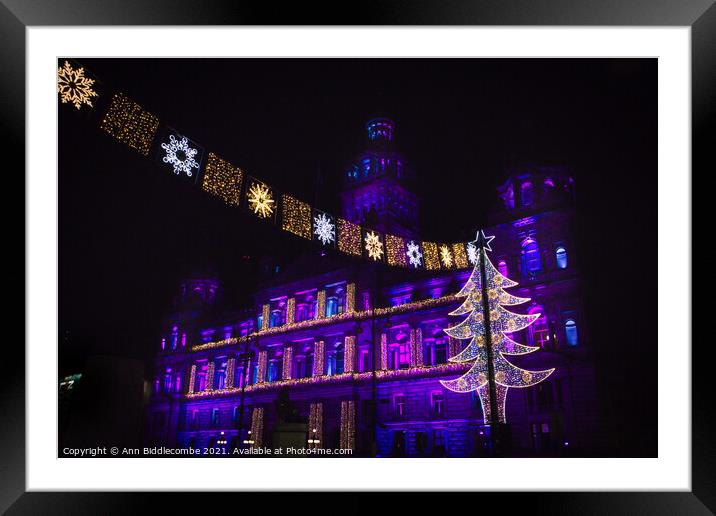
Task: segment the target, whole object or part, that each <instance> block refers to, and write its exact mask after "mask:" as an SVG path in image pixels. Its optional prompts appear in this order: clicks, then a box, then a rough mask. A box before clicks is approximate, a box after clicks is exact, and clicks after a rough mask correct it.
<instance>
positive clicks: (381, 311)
mask: <svg viewBox="0 0 716 516" xmlns="http://www.w3.org/2000/svg"><path fill="white" fill-rule="evenodd" d="M318 297H319V302H320V291H319V296H318ZM458 300H459V298H458V296H457V295H448V296H441V297H436V298H432V299H425V300H422V301H413V302H411V303H405V304H402V305H398V306H389V307H384V308H373V309H369V310H360V311H346V312H343V313H341V314H335V315H332V316H330V317H325V316H324V317H321V318H319V317H318V316H316V317H317V318H316V319H309V320H306V321H300V322H294V323H290V324H289V323H287V324H283V325H281V326H274V327H272V328H268V327H267V328H266V329H261V330H260V331H258V332H254V333H251V334H249V335H243V336H241V337H231V338H229V339H222V340H218V341H214V342H206V343H203V344H197V345H194V346H192V348H191V350H192V351H204V350H209V349H216V348H222V347H225V346H234V345H237V344H242V343H245V342H246V341H247V340H249V339H253V338H255V337H262V336H269V335H278V334H283V333H287V332H291V331H295V330H302V329H306V328H314V327H317V326H323V325H328V324H332V323H334V322H337V321H344V320H345V321H348V320H355V321H361V320H365V319H370V318H371V317H382V316H387V315H397V314H401V313H407V312H411V311H414V310H421V309H425V308H437V307H440V306H443V305H446V304H450V303H454V302H456V301H458ZM268 313H269V305H264V307H263V310H262V314H263V317H264V320H268ZM264 326H268V324H266V325H263V324H262V328H264Z"/></svg>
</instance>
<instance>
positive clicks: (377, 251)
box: [365, 231, 383, 260]
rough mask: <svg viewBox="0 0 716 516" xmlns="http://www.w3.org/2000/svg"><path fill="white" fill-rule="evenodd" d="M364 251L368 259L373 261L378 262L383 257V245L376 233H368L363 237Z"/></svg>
mask: <svg viewBox="0 0 716 516" xmlns="http://www.w3.org/2000/svg"><path fill="white" fill-rule="evenodd" d="M365 250H366V251H367V252H368V257H369V258H372V259H373V260H380V259H381V258H382V257H383V243H382V242H381V241H380V237H379V236H378V234H377V233H374V232H373V231H369V232H368V233H366V235H365Z"/></svg>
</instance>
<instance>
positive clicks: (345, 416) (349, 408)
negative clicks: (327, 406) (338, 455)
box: [341, 400, 356, 450]
mask: <svg viewBox="0 0 716 516" xmlns="http://www.w3.org/2000/svg"><path fill="white" fill-rule="evenodd" d="M355 424H356V405H355V402H354V401H353V400H343V401H341V448H343V449H345V450H353V449H355Z"/></svg>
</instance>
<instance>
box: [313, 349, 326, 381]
mask: <svg viewBox="0 0 716 516" xmlns="http://www.w3.org/2000/svg"><path fill="white" fill-rule="evenodd" d="M324 360H325V344H324V342H323V341H322V340H317V341H314V343H313V377H314V378H317V377H320V376H323V370H324V369H323V365H324Z"/></svg>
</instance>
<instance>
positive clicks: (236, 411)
mask: <svg viewBox="0 0 716 516" xmlns="http://www.w3.org/2000/svg"><path fill="white" fill-rule="evenodd" d="M240 413H241V407H239V406H237V407H234V412H233V414H232V416H231V420H232V421H233V422H234V423H238V422H239V415H240Z"/></svg>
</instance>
